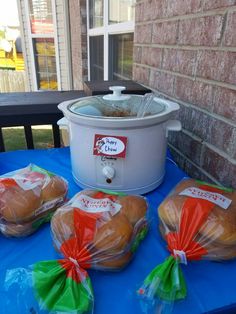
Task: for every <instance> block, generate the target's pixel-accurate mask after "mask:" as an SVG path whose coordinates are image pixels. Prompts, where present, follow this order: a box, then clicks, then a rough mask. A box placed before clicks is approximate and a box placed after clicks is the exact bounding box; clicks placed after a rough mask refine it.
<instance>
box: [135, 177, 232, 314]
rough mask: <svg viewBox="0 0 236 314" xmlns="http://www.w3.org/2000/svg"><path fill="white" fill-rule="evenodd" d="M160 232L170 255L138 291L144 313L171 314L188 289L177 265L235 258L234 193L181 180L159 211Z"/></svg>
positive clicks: (199, 182) (217, 187)
mask: <svg viewBox="0 0 236 314" xmlns="http://www.w3.org/2000/svg"><path fill="white" fill-rule="evenodd" d="M158 216H159V230H160V233H161V235H162V237H163V238H164V240H165V241H166V242H167V248H168V250H169V252H170V257H168V258H167V259H166V260H165V262H164V263H162V264H160V265H158V266H157V267H156V268H155V269H153V271H152V272H151V273H150V274H149V275H148V276H147V277H146V278H145V280H144V282H143V284H142V286H141V287H140V289H139V290H138V295H139V297H140V298H141V303H142V306H143V307H144V308H145V313H149V312H150V313H153V308H156V311H158V313H170V312H171V310H172V306H173V302H174V301H175V300H179V299H184V298H185V297H186V295H187V288H186V284H185V281H184V277H183V274H182V270H181V267H180V264H185V265H187V263H188V262H189V261H192V260H201V259H208V260H213V261H225V260H229V259H232V258H235V257H236V193H235V192H234V191H233V190H231V189H226V188H223V187H219V186H215V185H212V184H208V183H205V182H202V181H197V180H193V179H184V180H182V181H181V182H180V183H179V184H178V185H177V186H176V187H175V188H174V190H173V191H172V192H171V193H170V194H169V195H168V196H167V197H166V198H165V199H164V201H163V202H162V203H161V205H160V206H159V208H158Z"/></svg>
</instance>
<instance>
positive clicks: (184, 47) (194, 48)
mask: <svg viewBox="0 0 236 314" xmlns="http://www.w3.org/2000/svg"><path fill="white" fill-rule="evenodd" d="M134 47H142V48H143V47H151V48H160V49H182V50H192V51H199V50H213V51H225V52H236V47H234V46H228V47H227V46H214V47H210V46H188V45H162V44H153V43H151V46H150V44H141V43H134Z"/></svg>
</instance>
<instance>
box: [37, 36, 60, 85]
mask: <svg viewBox="0 0 236 314" xmlns="http://www.w3.org/2000/svg"><path fill="white" fill-rule="evenodd" d="M33 46H34V55H35V68H36V75H37V83H38V88H39V89H46V90H47V89H57V70H56V56H55V45H54V39H53V38H34V39H33Z"/></svg>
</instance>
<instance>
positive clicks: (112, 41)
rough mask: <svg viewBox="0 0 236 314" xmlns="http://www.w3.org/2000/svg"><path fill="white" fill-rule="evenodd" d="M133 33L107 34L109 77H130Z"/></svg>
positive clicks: (111, 78) (114, 78)
mask: <svg viewBox="0 0 236 314" xmlns="http://www.w3.org/2000/svg"><path fill="white" fill-rule="evenodd" d="M133 37H134V35H133V33H130V34H119V35H110V36H109V79H110V80H119V79H123V80H125V79H131V78H132V69H133V39H134V38H133Z"/></svg>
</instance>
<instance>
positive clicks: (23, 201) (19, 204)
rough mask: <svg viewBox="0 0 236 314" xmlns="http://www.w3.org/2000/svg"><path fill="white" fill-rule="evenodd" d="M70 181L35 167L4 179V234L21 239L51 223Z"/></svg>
mask: <svg viewBox="0 0 236 314" xmlns="http://www.w3.org/2000/svg"><path fill="white" fill-rule="evenodd" d="M67 190H68V184H67V181H66V180H65V179H64V178H62V177H60V176H57V175H55V174H53V173H51V172H49V171H47V170H45V169H42V168H40V167H38V166H36V165H34V164H30V165H28V166H27V167H26V168H22V169H19V170H16V171H13V172H10V173H7V174H5V175H3V176H1V177H0V231H1V232H2V233H3V234H4V235H6V236H15V237H21V236H26V235H29V234H31V233H33V232H34V231H35V230H36V229H38V227H39V226H40V225H41V224H42V223H43V222H46V221H49V220H50V217H51V215H52V212H53V211H55V209H56V208H57V207H58V206H59V205H61V204H62V203H64V202H65V199H66V194H67Z"/></svg>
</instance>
